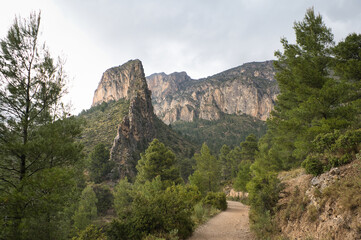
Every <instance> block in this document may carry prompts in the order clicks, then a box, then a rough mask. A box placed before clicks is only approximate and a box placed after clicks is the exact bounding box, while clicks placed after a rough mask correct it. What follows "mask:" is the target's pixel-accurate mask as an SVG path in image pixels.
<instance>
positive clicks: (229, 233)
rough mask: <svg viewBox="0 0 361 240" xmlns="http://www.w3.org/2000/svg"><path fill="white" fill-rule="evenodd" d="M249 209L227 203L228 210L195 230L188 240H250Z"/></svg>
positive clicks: (234, 203)
mask: <svg viewBox="0 0 361 240" xmlns="http://www.w3.org/2000/svg"><path fill="white" fill-rule="evenodd" d="M248 210H249V207H248V206H245V205H243V204H242V203H240V202H234V201H228V209H227V210H226V211H224V212H221V213H220V214H218V215H217V216H215V217H213V218H212V219H210V220H209V221H208V222H207V223H205V224H204V225H202V226H200V227H199V228H197V229H196V230H195V232H194V233H193V235H192V237H191V238H189V239H188V240H235V239H237V240H251V239H254V238H253V237H252V234H251V232H250V230H249V222H248Z"/></svg>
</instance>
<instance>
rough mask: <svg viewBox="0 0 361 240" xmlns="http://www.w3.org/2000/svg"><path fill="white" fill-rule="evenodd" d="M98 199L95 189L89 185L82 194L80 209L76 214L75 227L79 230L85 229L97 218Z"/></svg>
mask: <svg viewBox="0 0 361 240" xmlns="http://www.w3.org/2000/svg"><path fill="white" fill-rule="evenodd" d="M97 202H98V199H97V197H96V195H95V192H94V190H93V187H92V186H91V185H88V186H86V187H85V188H84V190H83V191H82V193H81V197H80V200H79V206H78V209H77V210H76V211H75V214H74V217H73V218H74V226H75V227H76V228H77V229H78V230H83V229H85V228H86V227H87V226H88V225H89V224H90V223H91V222H92V220H94V219H95V218H96V217H97V206H96V204H97Z"/></svg>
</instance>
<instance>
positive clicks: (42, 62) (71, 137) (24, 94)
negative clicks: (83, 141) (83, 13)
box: [0, 13, 82, 239]
mask: <svg viewBox="0 0 361 240" xmlns="http://www.w3.org/2000/svg"><path fill="white" fill-rule="evenodd" d="M39 26H40V14H36V13H32V14H31V15H30V17H29V18H28V19H21V18H15V21H14V23H13V25H12V26H11V27H10V29H9V31H8V34H7V36H6V37H5V38H4V39H2V40H1V41H0V46H1V50H0V86H1V87H0V156H1V160H0V199H1V202H0V206H1V211H0V214H1V216H0V217H1V219H5V220H2V221H4V225H3V226H4V227H3V228H2V230H1V233H0V235H2V236H1V237H3V238H6V239H23V238H25V235H24V234H25V233H24V229H29V228H32V227H34V226H30V225H26V224H27V223H29V219H31V218H32V217H33V216H35V215H34V214H35V213H36V212H37V211H36V209H42V210H43V211H40V212H41V213H42V214H44V215H42V216H39V218H48V219H55V218H56V216H55V215H57V214H58V213H59V212H58V211H61V209H62V208H63V207H64V206H65V205H66V201H57V200H56V196H60V195H61V193H60V192H61V191H62V190H63V189H64V185H63V184H62V183H61V182H55V181H54V178H56V177H57V176H59V174H63V176H64V177H70V175H67V174H65V173H60V172H61V171H65V172H66V170H67V168H66V167H67V166H70V165H73V164H74V163H76V162H77V161H78V160H79V159H80V158H81V149H82V147H81V145H80V144H77V143H76V142H75V139H76V138H77V137H78V136H79V134H80V124H79V122H76V121H75V119H74V118H67V117H66V116H67V113H66V112H65V111H64V108H63V105H62V103H61V98H62V96H63V95H64V93H65V89H64V87H65V80H66V76H65V74H64V72H63V65H62V63H61V61H58V62H55V61H54V59H53V58H52V57H51V56H50V54H49V51H48V49H47V48H46V46H45V44H42V43H40V42H39ZM55 168H56V169H58V170H59V172H57V173H56V174H54V175H52V174H47V173H49V171H51V169H55ZM60 169H62V170H60ZM54 171H55V170H54ZM35 179H42V181H43V182H44V184H45V183H50V182H53V183H54V186H53V188H52V189H48V191H44V189H43V187H45V188H46V186H43V185H41V184H39V183H38V182H36V181H35ZM62 182H63V183H69V184H70V185H69V186H68V188H69V189H71V184H72V183H71V181H68V179H64V180H62ZM65 195H66V194H65ZM52 200H55V201H52ZM42 206H46V207H44V208H42ZM45 210H46V212H44V211H45ZM55 210H57V211H55ZM39 237H40V236H39ZM26 238H28V237H26Z"/></svg>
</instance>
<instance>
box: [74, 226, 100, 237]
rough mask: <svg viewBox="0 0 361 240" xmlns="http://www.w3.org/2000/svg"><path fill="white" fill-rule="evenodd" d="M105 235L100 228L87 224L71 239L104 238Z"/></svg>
mask: <svg viewBox="0 0 361 240" xmlns="http://www.w3.org/2000/svg"><path fill="white" fill-rule="evenodd" d="M105 239H106V236H105V234H104V231H103V229H102V228H98V227H96V226H94V225H89V226H87V228H86V229H84V230H83V231H81V232H80V233H78V236H76V237H73V238H72V240H105Z"/></svg>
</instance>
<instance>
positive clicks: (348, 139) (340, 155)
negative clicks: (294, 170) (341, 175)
mask: <svg viewBox="0 0 361 240" xmlns="http://www.w3.org/2000/svg"><path fill="white" fill-rule="evenodd" d="M360 143H361V129H354V130H352V129H351V130H347V131H345V132H341V131H339V130H335V131H334V132H330V133H325V134H319V135H317V136H316V138H315V140H314V141H313V142H312V144H313V149H314V150H313V151H314V153H313V154H309V155H308V156H307V158H306V159H305V160H304V161H303V163H302V167H304V168H305V169H306V172H307V173H310V174H314V175H319V174H321V173H323V171H324V170H329V169H331V168H333V167H337V166H341V165H344V164H347V163H349V162H350V161H351V160H352V159H353V158H354V156H355V155H356V153H357V152H358V151H359V150H360V149H361V145H360Z"/></svg>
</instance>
